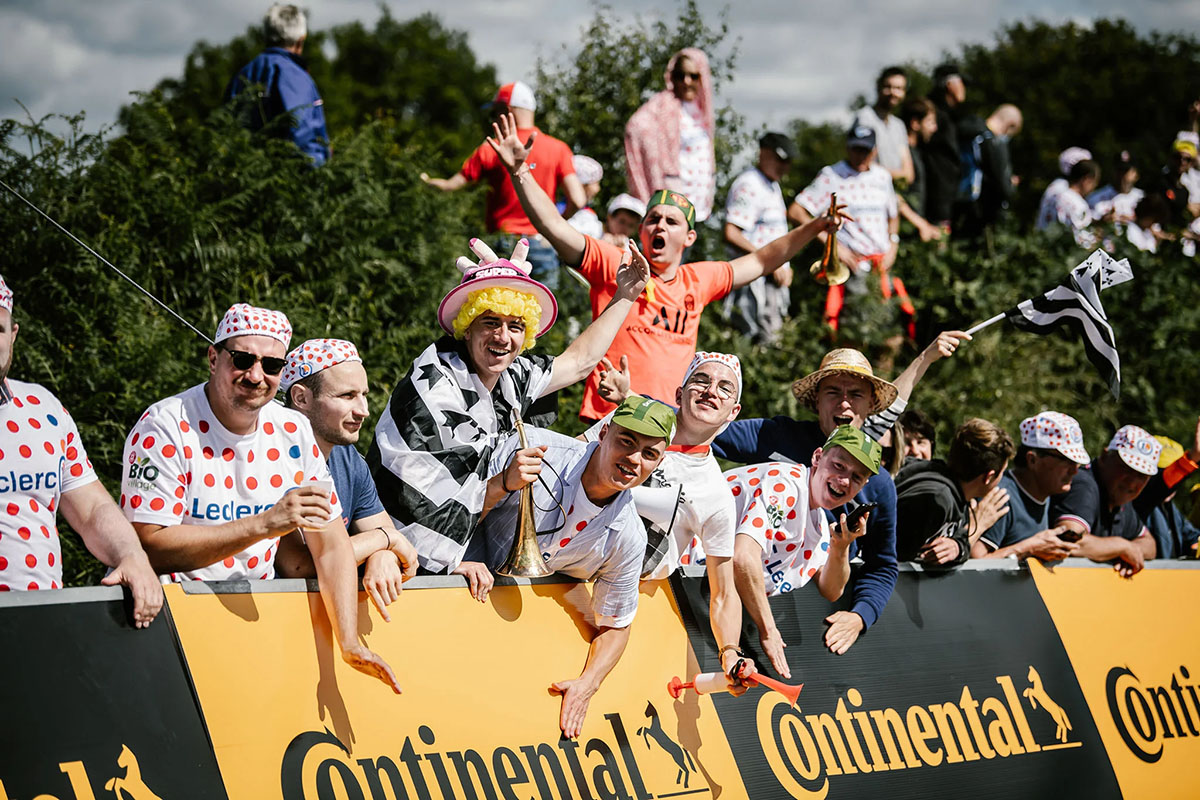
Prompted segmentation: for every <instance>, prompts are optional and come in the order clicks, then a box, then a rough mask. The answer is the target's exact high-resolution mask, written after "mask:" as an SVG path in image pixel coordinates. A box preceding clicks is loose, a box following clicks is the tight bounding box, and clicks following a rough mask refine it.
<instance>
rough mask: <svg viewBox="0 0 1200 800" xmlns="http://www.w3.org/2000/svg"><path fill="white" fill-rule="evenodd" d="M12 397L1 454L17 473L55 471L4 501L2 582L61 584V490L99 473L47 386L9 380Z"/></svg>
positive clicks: (1, 414) (0, 430) (1, 412)
mask: <svg viewBox="0 0 1200 800" xmlns="http://www.w3.org/2000/svg"><path fill="white" fill-rule="evenodd" d="M8 387H9V389H10V391H11V392H12V401H11V402H9V403H7V404H5V405H3V406H0V460H4V458H5V456H6V455H7V456H8V461H7V462H6V463H5V468H6V472H7V471H11V472H13V473H14V475H18V476H20V475H42V476H50V475H56V476H57V480H38V481H35V482H34V485H33V488H29V487H28V484H26V488H24V489H23V488H21V484H14V485H13V486H12V490H11V491H9V492H7V493H6V494H5V495H4V500H3V502H0V584H2V585H3V586H6V587H8V589H7V590H12V589H17V590H24V589H26V588H28V587H31V586H32V587H35V588H41V589H46V588H57V587H59V586H61V585H62V555H61V551H60V549H59V548H60V542H59V539H58V529H57V527H56V525H55V521H56V520H55V510H56V509H57V507H58V496H59V493H60V492H63V491H70V490H72V489H75V488H77V487H80V486H84V485H86V484H89V483H91V482H93V481H94V480H95V479H96V475H95V472H94V471H93V470H92V466H91V462H90V461H89V460H88V457H87V451H86V450H85V449H84V447H83V444H82V443H81V442H80V440H79V436H78V432H77V431H76V428H75V421H74V420H73V419H71V416H70V414H68V413H67V410H66V409H65V408H63V406H62V404H61V403H60V402H59V401H58V399H57V398H56V397H54V395H53V394H51V393H50V392H49V391H47V390H46V389H45V388H44V387H42V386H38V385H36V384H32V383H25V382H22V381H17V380H13V379H9V380H8Z"/></svg>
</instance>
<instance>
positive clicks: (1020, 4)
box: [0, 0, 1200, 129]
mask: <svg viewBox="0 0 1200 800" xmlns="http://www.w3.org/2000/svg"><path fill="white" fill-rule="evenodd" d="M261 5H262V7H261V9H260V8H258V7H256V6H255V5H254V4H253V3H248V2H246V1H245V0H190V1H189V2H184V0H153V1H152V2H147V0H88V1H87V2H82V1H81V0H0V118H5V117H14V116H23V114H24V112H23V111H22V109H21V107H20V106H19V105H18V104H17V102H16V100H20V101H21V102H22V103H24V105H25V106H27V107H28V108H29V109H30V111H31V112H32V113H33V115H34V116H35V117H39V116H41V115H43V114H47V113H50V112H58V113H75V112H78V111H81V110H82V111H85V112H86V113H87V120H88V121H87V127H88V128H89V129H95V128H97V127H99V126H100V125H101V124H104V123H109V122H112V121H113V120H114V118H115V115H116V111H117V109H118V108H119V106H120V105H121V104H122V103H124V102H126V101H127V100H128V99H129V92H132V91H137V90H145V89H149V88H151V87H152V86H153V85H154V84H155V83H157V82H158V81H159V80H161V79H162V78H164V77H168V76H172V75H178V74H180V72H181V71H182V67H183V60H184V57H185V56H186V54H187V52H188V50H189V49H190V48H191V46H192V45H193V43H195V42H196V41H197V40H199V39H207V40H209V41H211V42H224V41H227V40H229V39H230V38H232V37H233V36H235V35H237V34H239V33H241V32H242V31H243V30H244V29H245V28H246V26H247V25H250V24H254V23H255V21H256V19H258V18H261V14H262V12H263V11H265V9H266V8H267V6H268V5H269V2H263V3H262V4H261ZM303 5H305V7H307V8H308V9H309V12H310V24H311V26H312V27H314V28H318V29H319V28H327V27H330V26H333V25H336V24H339V23H343V22H347V21H350V20H355V19H358V20H362V21H363V22H365V23H367V24H372V23H373V22H374V21H375V20H376V19H377V18H378V16H379V5H378V3H377V2H376V0H310V2H307V3H304V4H303ZM607 5H609V6H610V7H611V8H612V10H613V11H614V12H615V13H616V14H617V15H618V16H621V17H624V18H627V19H628V18H632V17H633V15H634V14H636V13H641V14H642V15H643V16H644V17H653V16H654V15H656V14H660V13H670V11H671V10H672V9H675V8H677V6H676V5H675V4H674V3H671V2H660V3H657V4H655V5H653V6H648V5H647V4H645V3H644V2H641V1H639V0H608V3H607ZM726 5H730V7H731V8H732V9H733V10H732V11H731V13H730V23H731V27H732V29H733V31H732V32H733V34H734V35H735V36H736V37H738V38H740V57H739V60H738V69H737V76H736V79H735V80H734V81H733V82H732V83H731V84H729V85H727V86H725V87H723V89H722V97H721V98H720V99H721V100H722V101H724V102H730V103H732V104H733V105H734V106H735V107H736V108H737V109H738V110H739V111H740V112H741V113H743V114H744V115H745V116H746V118H747V121H748V123H749V124H750V126H751V129H753V128H755V127H757V126H759V125H763V124H766V125H771V126H778V125H781V124H783V123H784V122H786V121H788V120H791V119H794V118H797V117H803V118H805V119H809V120H813V121H819V120H832V121H838V122H844V121H846V120H847V119H848V112H847V110H846V108H847V105H848V103H849V102H850V100H851V99H852V98H853V97H854V96H855V95H856V94H858V93H860V92H861V93H867V94H869V93H870V91H871V86H872V80H873V78H874V76H875V74H876V73H877V72H878V70H879V68H880V67H881V66H883V65H885V64H888V63H893V62H905V61H916V62H918V63H925V64H929V65H932V64H934V63H936V62H937V61H938V60H939V56H940V55H941V54H942V53H943V52H946V51H949V50H955V49H957V48H958V47H959V46H961V45H962V44H964V43H969V42H989V41H991V40H992V39H993V38H994V36H995V32H996V31H997V30H998V29H999V28H1000V26H1001V25H1003V24H1005V23H1007V22H1012V21H1015V20H1022V19H1029V18H1031V17H1034V16H1037V17H1038V18H1040V19H1044V20H1047V21H1050V22H1063V21H1067V20H1073V21H1076V22H1078V23H1081V24H1087V23H1088V22H1089V21H1090V20H1093V19H1096V18H1100V17H1105V16H1125V17H1126V18H1129V19H1130V21H1131V22H1132V23H1133V24H1134V25H1135V27H1137V28H1138V29H1139V30H1141V31H1143V32H1148V31H1150V30H1158V31H1173V32H1180V33H1187V34H1191V35H1200V3H1198V2H1175V1H1174V0H1172V1H1170V2H1168V0H1139V2H1137V3H1131V2H1128V0H1127V1H1126V2H1114V1H1113V0H1098V2H1091V3H1085V2H1081V1H1079V0H1042V1H1041V2H1032V1H1031V0H966V2H964V0H907V2H903V3H900V2H895V0H890V1H885V0H864V1H862V2H852V1H848V0H842V1H841V2H812V1H811V0H801V2H796V0H739V2H737V3H732V4H731V3H725V2H715V1H713V0H700V6H701V8H702V9H704V11H705V13H706V14H711V18H712V19H713V20H715V19H716V16H717V13H718V12H719V10H720V9H721V8H723V7H725V6H726ZM389 7H390V8H391V11H392V13H393V15H394V16H396V17H398V18H401V19H403V18H408V17H411V16H415V15H416V14H419V13H422V12H424V11H427V10H430V9H432V8H436V10H437V12H438V13H439V14H440V15H441V17H442V20H443V22H444V23H445V24H446V25H447V26H449V27H452V28H456V29H460V30H465V31H466V32H467V33H468V35H469V37H470V41H471V45H472V47H473V48H474V50H475V52H476V54H477V55H478V56H479V57H480V58H481V59H483V60H486V61H491V62H492V63H494V64H495V65H496V66H497V68H498V72H499V75H500V76H501V78H502V79H503V80H512V79H514V78H526V79H531V78H532V76H533V72H534V66H535V64H536V62H537V58H538V57H539V56H542V57H551V58H553V57H555V56H557V55H558V54H559V53H560V52H561V48H562V47H563V45H564V44H565V45H566V46H567V47H568V48H570V47H571V46H573V44H574V43H575V42H577V41H578V38H579V31H580V29H581V28H582V27H583V25H584V24H585V22H586V21H587V20H589V19H590V18H591V16H592V15H593V13H594V6H593V5H592V4H591V3H587V2H578V1H573V0H488V1H487V2H484V0H445V1H444V2H442V3H439V4H437V5H436V7H435V6H433V5H431V4H416V3H407V2H400V3H396V2H392V3H389ZM647 8H649V9H650V10H646V9H647ZM1131 12H1133V13H1131Z"/></svg>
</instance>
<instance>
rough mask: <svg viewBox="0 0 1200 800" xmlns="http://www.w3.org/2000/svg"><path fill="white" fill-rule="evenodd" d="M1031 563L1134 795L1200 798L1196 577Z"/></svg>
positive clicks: (1123, 781)
mask: <svg viewBox="0 0 1200 800" xmlns="http://www.w3.org/2000/svg"><path fill="white" fill-rule="evenodd" d="M1029 563H1030V569H1031V570H1032V571H1033V574H1034V579H1035V581H1036V582H1037V587H1038V591H1039V592H1040V593H1041V595H1042V598H1043V600H1044V602H1045V603H1046V607H1047V608H1048V609H1049V611H1050V616H1051V618H1052V619H1053V620H1054V624H1055V626H1056V627H1057V628H1058V633H1059V636H1060V637H1061V638H1062V641H1063V645H1064V646H1065V647H1066V650H1067V654H1068V656H1069V657H1070V659H1071V663H1072V665H1073V666H1074V668H1075V675H1076V677H1077V678H1078V680H1079V685H1080V687H1081V688H1082V689H1083V694H1084V697H1085V698H1086V700H1087V704H1088V706H1089V707H1090V709H1091V711H1092V716H1093V718H1094V719H1095V721H1096V727H1097V728H1098V729H1099V731H1100V737H1101V739H1102V740H1103V741H1104V746H1105V748H1106V749H1107V751H1108V755H1109V759H1110V761H1111V762H1112V765H1113V770H1114V771H1115V772H1116V776H1117V780H1118V782H1119V783H1120V785H1121V790H1122V793H1123V794H1124V796H1125V797H1155V798H1195V797H1197V796H1200V778H1198V777H1197V774H1196V770H1197V764H1200V685H1198V684H1200V619H1198V618H1197V616H1196V614H1195V613H1194V611H1193V609H1194V608H1195V603H1196V599H1197V597H1198V594H1197V587H1198V584H1200V581H1197V575H1196V572H1195V571H1194V570H1175V569H1146V570H1143V571H1142V572H1140V573H1138V574H1137V575H1135V576H1134V577H1133V578H1132V579H1124V578H1121V577H1119V576H1118V575H1117V574H1116V573H1115V572H1114V571H1112V570H1105V569H1080V568H1070V567H1059V568H1057V569H1055V570H1054V571H1053V572H1051V571H1050V570H1047V569H1046V568H1045V567H1042V566H1041V564H1040V563H1038V562H1037V561H1035V560H1034V559H1030V560H1029Z"/></svg>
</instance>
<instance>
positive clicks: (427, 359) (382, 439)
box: [367, 336, 554, 572]
mask: <svg viewBox="0 0 1200 800" xmlns="http://www.w3.org/2000/svg"><path fill="white" fill-rule="evenodd" d="M553 364H554V358H553V357H552V356H547V355H522V356H518V357H517V359H516V360H515V361H513V363H512V365H511V366H510V367H509V368H508V369H507V370H505V372H504V374H503V375H502V376H501V377H500V380H499V381H498V382H497V383H496V386H495V388H494V389H493V390H492V391H491V392H490V393H489V392H488V391H487V389H486V388H485V387H484V386H483V384H482V383H480V381H479V379H478V378H477V377H476V376H475V374H474V373H473V372H472V371H471V370H470V368H469V367H468V362H467V358H466V352H465V350H464V349H463V345H462V343H461V342H458V341H456V340H455V339H453V338H452V337H450V336H443V337H442V338H441V339H439V340H438V341H437V342H435V343H433V344H431V345H430V346H429V347H427V348H426V349H425V351H424V352H423V353H421V355H419V356H417V359H416V360H415V361H414V362H413V365H412V368H411V369H409V371H408V374H407V375H405V376H404V380H402V381H401V382H400V384H399V385H397V386H396V390H395V391H394V392H393V393H392V397H391V399H390V400H389V401H388V405H387V408H386V409H385V410H384V412H383V415H382V416H381V417H380V418H379V424H378V425H377V426H376V427H375V439H374V441H373V442H372V443H371V449H370V451H369V452H368V453H367V464H368V466H370V468H371V475H372V477H373V478H374V479H375V486H376V488H378V490H379V499H380V501H381V502H382V503H383V507H384V508H385V509H387V512H388V514H389V515H390V516H391V517H392V521H393V522H394V523H395V525H396V527H397V528H398V529H400V530H402V531H403V533H404V534H405V535H406V536H407V537H408V539H409V541H411V542H412V543H413V545H414V546H415V547H416V548H417V554H418V556H419V561H420V564H421V566H422V567H424V568H425V569H427V570H429V571H431V572H444V571H445V570H446V569H447V567H455V566H457V565H458V563H459V562H460V561H461V560H462V557H463V554H464V553H465V552H466V547H467V544H468V542H469V541H470V539H471V536H472V534H473V533H474V531H475V526H476V524H477V523H478V522H479V514H480V512H481V511H482V510H483V497H484V493H485V491H486V489H487V486H486V484H487V480H488V478H489V477H491V476H490V475H488V474H487V471H488V462H489V461H490V460H491V456H492V451H493V450H495V448H496V445H497V444H498V443H499V442H500V441H501V439H502V438H503V437H505V436H509V435H514V429H513V421H512V412H513V410H514V409H515V410H516V411H517V412H518V413H519V414H520V415H521V418H522V419H524V420H525V421H526V422H529V423H531V424H534V425H542V426H545V425H549V424H550V423H551V422H553V421H554V416H553V413H550V414H549V415H548V416H541V415H539V413H538V412H539V410H540V408H541V406H542V405H543V404H542V403H538V402H537V401H538V398H539V397H541V395H542V393H543V392H544V391H545V390H546V387H547V386H548V385H549V384H550V374H551V370H552V369H553ZM550 399H551V400H553V399H554V395H551V396H550Z"/></svg>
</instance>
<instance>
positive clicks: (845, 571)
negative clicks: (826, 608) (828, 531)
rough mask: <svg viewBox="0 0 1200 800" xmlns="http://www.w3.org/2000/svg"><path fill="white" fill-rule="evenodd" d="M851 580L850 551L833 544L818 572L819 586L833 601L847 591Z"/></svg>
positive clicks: (828, 598) (830, 600)
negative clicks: (847, 585)
mask: <svg viewBox="0 0 1200 800" xmlns="http://www.w3.org/2000/svg"><path fill="white" fill-rule="evenodd" d="M849 580H850V551H849V550H848V549H847V548H845V547H838V546H837V545H831V546H830V548H829V558H828V560H827V561H826V562H825V565H824V566H822V567H821V571H820V572H818V573H817V588H818V589H820V590H821V596H822V597H824V598H825V599H826V600H828V601H829V602H831V603H832V602H833V601H834V600H837V599H838V598H839V597H841V596H842V592H844V591H846V584H847V582H849Z"/></svg>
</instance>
